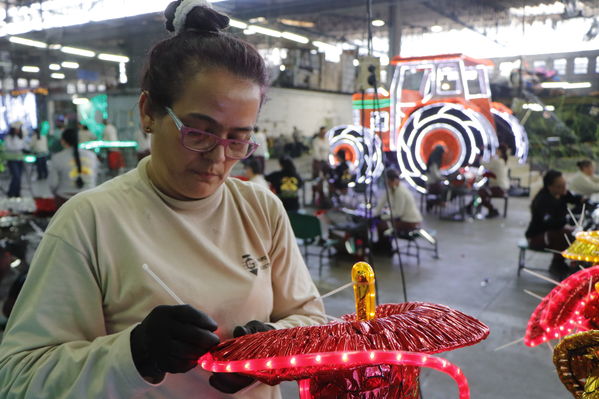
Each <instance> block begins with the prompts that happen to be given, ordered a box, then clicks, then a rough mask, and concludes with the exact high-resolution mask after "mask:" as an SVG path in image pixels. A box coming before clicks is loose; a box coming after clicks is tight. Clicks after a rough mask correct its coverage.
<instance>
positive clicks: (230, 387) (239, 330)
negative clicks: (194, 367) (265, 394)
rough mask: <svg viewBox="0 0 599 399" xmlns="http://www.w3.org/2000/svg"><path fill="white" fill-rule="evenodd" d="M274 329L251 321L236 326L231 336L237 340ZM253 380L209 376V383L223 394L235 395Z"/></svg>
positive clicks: (216, 375)
mask: <svg viewBox="0 0 599 399" xmlns="http://www.w3.org/2000/svg"><path fill="white" fill-rule="evenodd" d="M274 329H275V328H274V327H273V326H271V325H269V324H266V323H263V322H261V321H258V320H252V321H250V322H249V323H247V324H246V325H245V326H237V327H235V329H234V330H233V336H234V337H235V338H239V337H241V336H244V335H248V334H254V333H257V332H265V331H269V330H274ZM254 381H255V380H254V379H253V378H252V377H248V376H246V375H243V374H237V373H214V374H212V376H210V379H209V382H210V385H212V386H213V387H214V388H216V389H218V390H219V391H221V392H224V393H229V394H232V393H235V392H237V391H239V390H241V389H243V388H245V387H247V386H248V385H250V384H252V383H253V382H254Z"/></svg>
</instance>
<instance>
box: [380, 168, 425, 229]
mask: <svg viewBox="0 0 599 399" xmlns="http://www.w3.org/2000/svg"><path fill="white" fill-rule="evenodd" d="M385 178H386V179H387V187H388V188H389V202H390V203H391V207H390V211H391V212H390V216H391V217H393V225H394V227H395V230H396V231H397V233H398V234H406V233H409V232H410V231H413V230H417V229H419V228H420V224H421V223H422V215H421V214H420V211H419V210H418V207H417V206H416V201H415V200H414V197H413V196H412V193H411V192H410V190H409V189H408V188H407V187H406V186H404V185H403V184H401V181H400V178H399V172H398V171H397V170H395V169H387V171H386V172H385ZM389 202H388V201H387V193H386V191H385V190H383V191H382V193H381V195H380V196H379V198H378V199H377V205H376V208H375V209H374V211H373V215H374V216H380V215H381V214H382V212H383V209H384V208H385V207H389ZM378 227H379V237H382V233H383V232H384V231H385V230H387V229H388V228H389V226H388V224H387V223H386V222H384V221H381V222H380V223H379V225H378Z"/></svg>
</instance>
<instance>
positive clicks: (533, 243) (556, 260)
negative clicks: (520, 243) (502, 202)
mask: <svg viewBox="0 0 599 399" xmlns="http://www.w3.org/2000/svg"><path fill="white" fill-rule="evenodd" d="M581 201H582V198H581V197H580V196H575V195H573V194H572V193H570V192H569V191H568V190H567V187H566V180H565V179H564V177H563V176H562V173H561V172H559V171H557V170H549V171H547V173H545V176H543V188H542V189H541V190H540V191H539V192H538V193H537V195H536V196H535V198H534V199H533V200H532V203H531V205H530V210H531V213H532V218H531V221H530V224H529V225H528V229H526V233H525V235H526V238H527V240H528V244H529V246H530V247H531V248H533V249H536V250H544V249H545V248H548V249H552V250H554V251H563V250H564V249H566V248H568V246H569V243H568V240H569V242H574V236H573V235H572V231H573V228H571V227H570V226H568V225H567V217H568V209H567V207H568V204H575V205H578V204H580V203H581ZM549 271H550V273H551V274H553V275H554V276H555V277H556V278H560V279H563V278H564V277H566V275H567V273H568V268H567V266H566V262H565V260H564V258H563V257H562V256H561V254H557V253H556V254H554V255H553V261H552V262H551V266H550V268H549Z"/></svg>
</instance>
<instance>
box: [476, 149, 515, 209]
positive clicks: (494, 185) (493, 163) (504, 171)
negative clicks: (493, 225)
mask: <svg viewBox="0 0 599 399" xmlns="http://www.w3.org/2000/svg"><path fill="white" fill-rule="evenodd" d="M507 159H508V147H507V146H506V145H505V144H501V145H500V146H499V147H498V148H497V154H496V155H495V156H494V157H493V158H491V160H490V161H489V163H487V164H485V165H484V167H485V169H486V170H487V175H488V176H489V182H488V184H487V185H486V186H484V187H481V188H480V189H479V190H478V195H479V196H480V199H481V205H482V206H484V207H485V208H487V210H488V213H487V218H488V219H490V218H494V217H497V216H499V211H498V210H497V209H496V208H495V207H494V206H493V203H492V202H491V198H493V197H495V198H497V197H503V196H504V195H506V194H507V191H508V190H509V188H510V178H509V176H508V171H509V169H508V167H507Z"/></svg>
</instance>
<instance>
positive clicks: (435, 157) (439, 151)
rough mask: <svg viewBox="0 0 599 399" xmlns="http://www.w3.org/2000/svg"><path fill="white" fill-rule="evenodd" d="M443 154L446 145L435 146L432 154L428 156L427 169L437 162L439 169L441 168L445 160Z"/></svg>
mask: <svg viewBox="0 0 599 399" xmlns="http://www.w3.org/2000/svg"><path fill="white" fill-rule="evenodd" d="M443 154H445V147H443V146H442V145H437V146H435V148H433V151H432V152H431V155H429V157H428V161H427V162H426V169H427V170H428V169H430V167H431V166H432V165H433V164H435V165H437V167H438V168H439V169H441V163H442V162H443Z"/></svg>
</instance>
